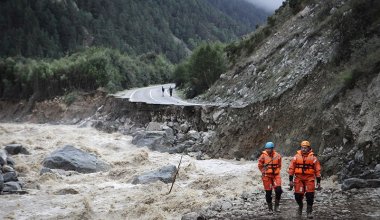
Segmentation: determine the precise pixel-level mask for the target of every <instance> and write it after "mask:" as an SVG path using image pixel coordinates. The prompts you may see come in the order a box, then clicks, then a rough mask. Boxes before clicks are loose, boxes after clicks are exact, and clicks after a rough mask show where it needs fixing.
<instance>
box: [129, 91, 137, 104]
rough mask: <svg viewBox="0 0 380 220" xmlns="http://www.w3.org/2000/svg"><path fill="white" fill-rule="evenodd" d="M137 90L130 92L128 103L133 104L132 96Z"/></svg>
mask: <svg viewBox="0 0 380 220" xmlns="http://www.w3.org/2000/svg"><path fill="white" fill-rule="evenodd" d="M137 90H138V89H136V90H135V91H133V92H132V94H131V95H130V96H129V101H131V102H133V98H132V97H133V95H134V94H135V93H136V92H137Z"/></svg>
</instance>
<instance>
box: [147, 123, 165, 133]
mask: <svg viewBox="0 0 380 220" xmlns="http://www.w3.org/2000/svg"><path fill="white" fill-rule="evenodd" d="M161 126H162V125H161V123H158V122H149V124H148V126H147V127H146V130H147V131H161V130H162V129H161Z"/></svg>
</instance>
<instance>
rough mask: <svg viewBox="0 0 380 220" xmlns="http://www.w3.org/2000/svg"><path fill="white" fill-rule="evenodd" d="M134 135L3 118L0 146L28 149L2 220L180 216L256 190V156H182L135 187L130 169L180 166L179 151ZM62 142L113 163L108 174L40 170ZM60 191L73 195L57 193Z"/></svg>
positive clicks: (1, 199)
mask: <svg viewBox="0 0 380 220" xmlns="http://www.w3.org/2000/svg"><path fill="white" fill-rule="evenodd" d="M131 139H132V138H131V137H130V136H125V135H122V134H119V133H113V134H108V133H103V132H100V131H97V130H96V129H93V128H78V127H76V126H67V125H46V124H43V125H38V124H4V123H3V124H0V145H1V146H4V145H6V144H10V143H19V144H22V145H23V146H24V147H25V148H27V149H28V150H29V151H30V152H31V155H15V156H13V157H12V158H13V159H14V160H15V161H16V170H17V171H18V172H19V179H20V180H21V181H22V182H24V183H25V187H24V188H25V189H26V190H28V192H29V193H28V194H26V195H14V194H13V195H9V194H8V195H2V196H0V203H1V206H0V218H1V219H4V218H5V219H6V218H9V219H13V218H15V219H57V218H68V219H83V218H91V219H105V218H117V219H120V218H123V219H180V217H181V216H182V214H183V213H186V212H189V211H192V210H196V209H199V208H201V207H205V206H207V205H208V204H209V203H210V202H212V201H215V200H218V199H221V198H224V197H233V196H239V195H240V194H241V193H242V192H243V191H251V190H259V188H261V183H260V181H259V180H260V175H259V173H258V171H257V169H256V166H257V164H256V163H255V162H248V161H233V160H218V159H212V160H195V159H194V158H192V157H189V156H187V155H185V156H183V159H182V163H181V167H180V171H179V175H178V177H177V180H176V182H175V185H174V187H173V190H172V192H171V193H170V194H169V195H168V194H167V193H168V192H169V189H170V186H171V184H165V183H162V182H156V183H152V184H147V185H133V184H131V183H130V182H131V179H132V178H133V176H134V175H138V174H141V173H143V172H147V171H152V170H156V169H158V168H160V167H162V166H165V165H170V164H172V165H175V166H177V165H178V162H179V160H180V158H181V155H179V154H168V153H159V152H152V151H150V150H149V149H147V148H141V147H136V146H134V145H132V144H131ZM66 144H71V145H74V146H75V147H77V148H79V149H82V150H84V151H87V152H91V153H95V154H96V155H97V156H98V157H99V158H100V159H102V160H104V161H106V162H107V163H109V164H111V165H112V169H111V170H110V171H108V172H99V173H92V174H73V175H70V176H62V175H56V174H50V173H47V174H44V175H42V176H41V175H40V174H39V172H40V169H41V168H42V165H41V162H42V160H43V159H44V158H45V157H46V156H48V155H49V154H50V153H51V152H52V151H54V150H56V149H58V148H61V147H63V146H64V145H66ZM62 190H66V191H70V192H77V194H65V195H59V194H62V193H60V192H61V191H62Z"/></svg>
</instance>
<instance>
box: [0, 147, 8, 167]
mask: <svg viewBox="0 0 380 220" xmlns="http://www.w3.org/2000/svg"><path fill="white" fill-rule="evenodd" d="M7 157H8V156H7V152H6V151H5V150H0V166H3V165H4V164H7Z"/></svg>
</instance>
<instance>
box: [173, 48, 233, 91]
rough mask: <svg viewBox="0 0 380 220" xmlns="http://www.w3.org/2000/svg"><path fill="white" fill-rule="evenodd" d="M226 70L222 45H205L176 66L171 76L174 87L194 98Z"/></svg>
mask: <svg viewBox="0 0 380 220" xmlns="http://www.w3.org/2000/svg"><path fill="white" fill-rule="evenodd" d="M226 69H227V59H226V56H225V52H224V45H222V44H220V43H212V44H210V43H209V44H206V43H205V44H202V45H201V46H199V47H198V48H197V49H196V50H195V51H194V53H193V54H192V55H191V57H189V58H188V59H187V60H185V61H183V62H182V63H180V64H178V65H177V67H176V69H175V70H174V74H173V76H174V81H175V83H176V85H177V86H178V87H179V88H182V89H184V90H185V95H186V97H187V98H194V97H195V96H197V95H199V94H202V93H203V92H205V91H206V90H207V89H208V88H210V87H211V86H212V84H213V83H214V82H215V81H216V80H217V79H219V76H220V75H221V74H222V73H224V72H225V71H226Z"/></svg>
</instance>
